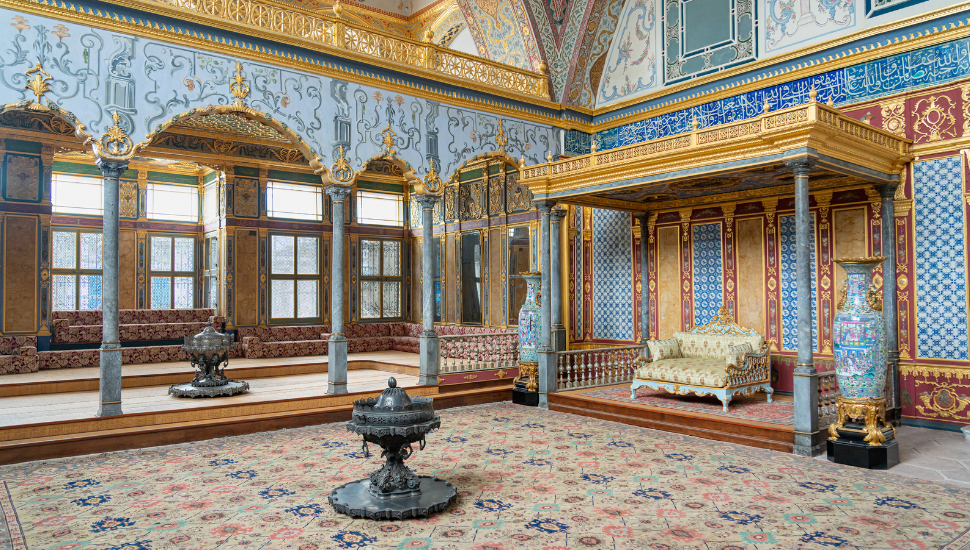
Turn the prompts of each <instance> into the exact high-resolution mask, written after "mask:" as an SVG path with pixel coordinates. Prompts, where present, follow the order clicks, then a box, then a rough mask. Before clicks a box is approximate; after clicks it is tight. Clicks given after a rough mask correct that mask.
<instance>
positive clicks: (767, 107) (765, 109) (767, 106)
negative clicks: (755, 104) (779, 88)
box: [762, 99, 771, 113]
mask: <svg viewBox="0 0 970 550" xmlns="http://www.w3.org/2000/svg"><path fill="white" fill-rule="evenodd" d="M762 109H763V110H764V112H766V113H767V112H768V111H770V110H771V103H768V100H767V99H765V104H764V106H763V107H762Z"/></svg>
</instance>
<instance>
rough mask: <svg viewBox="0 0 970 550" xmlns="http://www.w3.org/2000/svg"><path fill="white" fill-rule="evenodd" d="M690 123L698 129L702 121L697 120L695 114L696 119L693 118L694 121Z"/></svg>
mask: <svg viewBox="0 0 970 550" xmlns="http://www.w3.org/2000/svg"><path fill="white" fill-rule="evenodd" d="M690 125H691V126H693V127H694V129H695V130H696V129H697V127H698V126H700V125H701V123H700V122H697V117H696V116H695V117H694V120H693V121H691V123H690Z"/></svg>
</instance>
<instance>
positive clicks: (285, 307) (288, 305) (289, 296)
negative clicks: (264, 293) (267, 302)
mask: <svg viewBox="0 0 970 550" xmlns="http://www.w3.org/2000/svg"><path fill="white" fill-rule="evenodd" d="M270 290H271V292H272V294H273V307H272V308H271V310H270V312H271V314H272V316H273V317H275V318H277V319H279V318H284V317H293V281H292V280H285V281H273V286H272V287H271V289H270Z"/></svg>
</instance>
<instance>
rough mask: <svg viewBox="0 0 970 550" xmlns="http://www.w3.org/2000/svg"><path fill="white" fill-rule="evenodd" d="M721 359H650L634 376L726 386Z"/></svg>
mask: <svg viewBox="0 0 970 550" xmlns="http://www.w3.org/2000/svg"><path fill="white" fill-rule="evenodd" d="M723 361H724V359H723V358H716V359H706V358H681V359H662V360H660V361H651V362H649V363H646V364H643V363H641V366H640V367H639V368H638V369H637V371H636V377H637V378H639V379H642V380H653V381H656V382H668V383H671V384H686V385H690V386H708V387H712V388H723V387H725V386H727V372H726V371H725V368H724V362H723Z"/></svg>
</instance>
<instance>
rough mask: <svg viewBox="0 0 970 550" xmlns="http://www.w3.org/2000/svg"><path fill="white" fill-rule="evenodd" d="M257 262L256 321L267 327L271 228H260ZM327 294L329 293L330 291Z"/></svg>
mask: <svg viewBox="0 0 970 550" xmlns="http://www.w3.org/2000/svg"><path fill="white" fill-rule="evenodd" d="M260 181H262V178H260ZM261 192H262V188H261ZM257 262H258V264H259V265H258V268H257V270H258V274H257V276H258V277H259V284H258V285H257V286H258V290H257V292H258V296H257V298H256V299H257V301H258V305H257V308H256V322H257V323H258V324H259V326H261V327H265V326H266V323H267V322H268V321H269V315H267V311H269V303H268V300H269V292H268V291H267V287H268V285H269V230H268V229H267V228H265V227H260V228H259V252H258V255H257ZM320 265H327V264H326V263H325V259H324V260H321V264H320ZM327 282H329V281H326V280H325V281H324V286H323V288H328V287H327V286H326V283H327ZM325 294H328V295H329V293H325ZM326 306H329V304H326ZM323 311H324V312H327V311H329V308H325V309H324V310H323ZM325 315H326V314H325Z"/></svg>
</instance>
